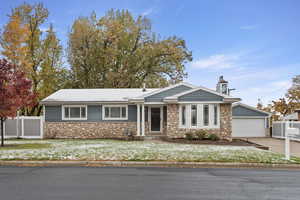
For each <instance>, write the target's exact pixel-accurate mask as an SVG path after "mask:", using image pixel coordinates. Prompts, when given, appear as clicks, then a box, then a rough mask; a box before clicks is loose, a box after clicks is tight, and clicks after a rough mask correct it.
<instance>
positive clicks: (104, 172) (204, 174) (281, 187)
mask: <svg viewBox="0 0 300 200" xmlns="http://www.w3.org/2000/svg"><path fill="white" fill-rule="evenodd" d="M0 199H1V200H21V199H22V200H23V199H24V200H56V199H63V200H68V199H72V200H77V199H80V200H88V199H93V200H95V199H105V200H110V199H122V200H126V199H130V200H133V199H147V200H148V199H149V200H150V199H151V200H153V199H159V200H164V199H172V200H175V199H180V200H182V199H205V200H206V199H238V200H243V199H251V200H254V199H259V200H263V199H272V200H274V199H284V200H288V199H295V200H299V199H300V171H296V170H269V169H214V168H209V169H188V168H113V167H105V168H96V167H0Z"/></svg>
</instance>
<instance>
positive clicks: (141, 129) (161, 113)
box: [137, 104, 167, 136]
mask: <svg viewBox="0 0 300 200" xmlns="http://www.w3.org/2000/svg"><path fill="white" fill-rule="evenodd" d="M166 131H167V106H166V105H165V104H137V136H166Z"/></svg>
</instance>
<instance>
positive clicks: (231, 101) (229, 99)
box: [223, 98, 242, 103]
mask: <svg viewBox="0 0 300 200" xmlns="http://www.w3.org/2000/svg"><path fill="white" fill-rule="evenodd" d="M241 100H242V99H241V98H224V99H223V101H224V102H225V103H235V102H239V101H241Z"/></svg>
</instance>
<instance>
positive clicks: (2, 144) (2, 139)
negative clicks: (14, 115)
mask: <svg viewBox="0 0 300 200" xmlns="http://www.w3.org/2000/svg"><path fill="white" fill-rule="evenodd" d="M3 124H4V119H3V118H2V117H1V147H3V146H4V130H3Z"/></svg>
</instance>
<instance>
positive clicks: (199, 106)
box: [178, 103, 221, 129]
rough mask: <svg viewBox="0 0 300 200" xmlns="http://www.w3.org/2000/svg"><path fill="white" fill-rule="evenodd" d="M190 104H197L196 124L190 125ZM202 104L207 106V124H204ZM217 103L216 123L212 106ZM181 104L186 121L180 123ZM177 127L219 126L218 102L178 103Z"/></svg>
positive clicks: (213, 127)
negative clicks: (183, 123) (183, 107)
mask: <svg viewBox="0 0 300 200" xmlns="http://www.w3.org/2000/svg"><path fill="white" fill-rule="evenodd" d="M192 105H197V126H192V124H191V117H192V116H191V107H192ZM204 105H208V107H209V119H208V120H209V121H208V126H204ZM215 105H217V112H218V115H217V125H215V124H214V106H215ZM182 106H185V108H186V110H185V111H186V119H185V120H186V122H185V125H182V123H181V121H182V113H181V112H182ZM178 120H179V128H188V129H217V128H220V120H221V118H220V104H218V103H201V104H200V103H192V104H180V105H179V118H178Z"/></svg>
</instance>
